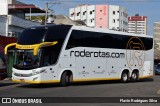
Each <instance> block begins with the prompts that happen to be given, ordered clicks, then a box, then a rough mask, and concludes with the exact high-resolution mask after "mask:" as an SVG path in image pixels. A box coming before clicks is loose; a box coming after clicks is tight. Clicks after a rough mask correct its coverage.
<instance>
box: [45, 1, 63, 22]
mask: <svg viewBox="0 0 160 106" xmlns="http://www.w3.org/2000/svg"><path fill="white" fill-rule="evenodd" d="M56 4H61V2H60V1H59V0H54V1H53V2H46V14H45V25H46V24H47V19H48V14H49V13H50V12H51V11H53V10H52V9H51V7H53V6H54V5H56Z"/></svg>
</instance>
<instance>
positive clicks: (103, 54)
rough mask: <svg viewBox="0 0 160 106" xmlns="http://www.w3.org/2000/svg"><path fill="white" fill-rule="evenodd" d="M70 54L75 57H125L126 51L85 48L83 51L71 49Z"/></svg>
mask: <svg viewBox="0 0 160 106" xmlns="http://www.w3.org/2000/svg"><path fill="white" fill-rule="evenodd" d="M70 56H71V57H72V56H75V57H102V58H125V54H124V53H117V52H101V51H100V50H99V51H98V52H93V51H86V50H85V49H84V50H82V51H70Z"/></svg>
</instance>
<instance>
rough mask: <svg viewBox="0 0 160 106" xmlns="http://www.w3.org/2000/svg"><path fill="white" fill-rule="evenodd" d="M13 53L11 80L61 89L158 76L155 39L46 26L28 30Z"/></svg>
mask: <svg viewBox="0 0 160 106" xmlns="http://www.w3.org/2000/svg"><path fill="white" fill-rule="evenodd" d="M10 48H12V49H13V48H14V50H15V62H14V65H13V69H12V70H13V73H12V80H13V81H15V82H26V83H32V84H39V83H60V84H61V85H63V86H65V85H69V84H70V83H72V82H77V81H98V80H121V81H122V82H128V81H129V80H132V81H137V80H139V79H141V78H149V77H152V76H153V63H154V62H153V52H154V50H153V38H152V37H151V36H147V35H137V34H130V33H124V32H118V31H112V30H106V29H101V28H89V27H85V26H72V25H45V26H38V27H31V28H27V29H25V30H24V31H23V32H22V34H21V36H20V37H19V38H18V41H17V43H12V44H9V45H7V46H6V47H5V54H7V50H8V49H10Z"/></svg>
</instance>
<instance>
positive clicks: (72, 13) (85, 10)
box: [69, 5, 128, 32]
mask: <svg viewBox="0 0 160 106" xmlns="http://www.w3.org/2000/svg"><path fill="white" fill-rule="evenodd" d="M69 17H70V19H72V20H81V21H83V22H84V23H86V25H87V26H89V27H99V28H106V29H111V30H117V31H123V32H127V31H128V12H127V9H125V8H124V7H120V6H116V5H79V6H77V7H75V8H70V10H69Z"/></svg>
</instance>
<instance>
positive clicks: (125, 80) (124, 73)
mask: <svg viewBox="0 0 160 106" xmlns="http://www.w3.org/2000/svg"><path fill="white" fill-rule="evenodd" d="M128 80H129V76H128V72H127V71H124V72H122V75H121V82H123V83H126V82H128Z"/></svg>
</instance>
